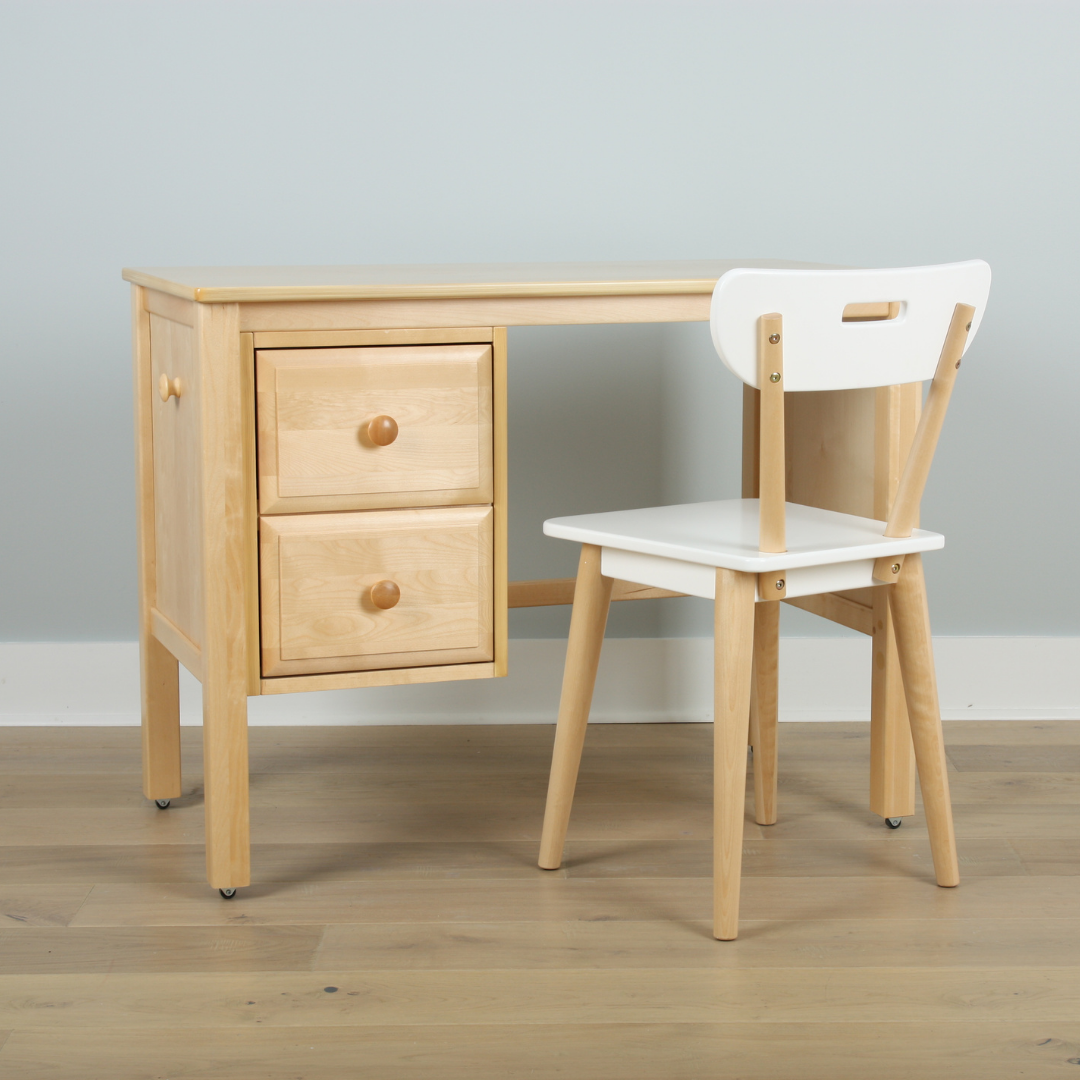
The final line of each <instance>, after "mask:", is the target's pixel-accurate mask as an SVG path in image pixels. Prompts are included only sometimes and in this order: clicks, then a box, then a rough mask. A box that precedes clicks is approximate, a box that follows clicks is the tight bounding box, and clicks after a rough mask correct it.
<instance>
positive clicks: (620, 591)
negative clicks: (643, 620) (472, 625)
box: [508, 578, 686, 608]
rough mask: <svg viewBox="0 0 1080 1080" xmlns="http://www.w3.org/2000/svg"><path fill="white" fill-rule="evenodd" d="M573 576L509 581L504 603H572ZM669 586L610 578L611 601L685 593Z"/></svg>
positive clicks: (538, 604) (658, 598)
mask: <svg viewBox="0 0 1080 1080" xmlns="http://www.w3.org/2000/svg"><path fill="white" fill-rule="evenodd" d="M574 583H575V579H574V578H544V579H541V580H539V581H511V582H510V586H509V595H508V606H509V607H512V608H519V607H554V606H557V605H560V604H572V603H573V602H574ZM685 595H686V594H685V593H677V592H672V591H671V590H670V589H654V588H652V587H651V586H648V585H638V584H637V583H636V582H633V581H620V580H619V579H618V578H615V579H614V584H613V585H612V589H611V602H612V603H614V602H615V601H616V600H660V599H663V598H665V597H669V596H685Z"/></svg>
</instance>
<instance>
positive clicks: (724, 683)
mask: <svg viewBox="0 0 1080 1080" xmlns="http://www.w3.org/2000/svg"><path fill="white" fill-rule="evenodd" d="M764 321H765V320H764V319H763V320H762V322H764ZM754 589H755V579H754V575H753V574H740V573H738V572H737V571H734V570H727V569H725V568H723V567H717V570H716V602H715V603H714V605H713V656H714V672H713V934H714V935H715V936H716V937H717V938H719V939H720V940H721V941H733V940H734V939H735V938H736V937H737V936H738V933H739V891H740V886H741V881H742V861H743V817H744V815H745V810H746V747H747V743H748V739H749V733H750V698H751V682H752V679H751V675H752V671H753V662H754V608H755V606H756V605H755V603H754Z"/></svg>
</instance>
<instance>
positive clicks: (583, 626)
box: [540, 544, 612, 870]
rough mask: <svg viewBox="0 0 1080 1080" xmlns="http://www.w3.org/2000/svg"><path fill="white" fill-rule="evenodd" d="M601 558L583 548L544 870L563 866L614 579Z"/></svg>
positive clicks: (548, 809) (557, 729)
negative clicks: (606, 573) (605, 571)
mask: <svg viewBox="0 0 1080 1080" xmlns="http://www.w3.org/2000/svg"><path fill="white" fill-rule="evenodd" d="M600 556H601V550H600V548H598V547H597V546H596V545H595V544H582V545H581V555H580V558H579V559H578V574H577V582H576V585H575V591H574V608H573V611H572V612H571V614H570V636H569V639H568V640H567V643H566V665H565V668H564V670H563V681H562V692H561V696H560V698H559V717H558V721H557V723H556V726H555V746H554V749H553V750H552V755H551V774H550V778H549V780H548V791H547V800H546V803H545V806H544V832H543V836H542V837H541V839H540V866H541V868H542V869H544V870H557V869H558V868H559V865H560V864H561V863H562V857H563V844H564V843H565V841H566V830H567V827H568V825H569V822H570V808H571V806H572V805H573V802H574V789H575V787H576V786H577V778H578V769H579V767H580V764H581V751H582V748H583V747H584V745H585V732H586V729H587V727H588V723H589V710H590V709H591V708H592V696H593V688H594V687H595V686H596V671H597V668H598V667H599V666H600V652H601V650H602V648H603V645H604V629H605V627H606V626H607V620H608V611H609V610H610V608H611V586H612V578H609V577H604V575H603V574H602V573H601V572H600Z"/></svg>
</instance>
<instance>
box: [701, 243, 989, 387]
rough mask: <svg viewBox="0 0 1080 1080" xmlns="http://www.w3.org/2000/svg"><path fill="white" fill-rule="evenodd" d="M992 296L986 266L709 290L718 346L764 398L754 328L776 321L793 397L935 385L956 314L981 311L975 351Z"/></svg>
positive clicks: (771, 278)
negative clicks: (776, 317)
mask: <svg viewBox="0 0 1080 1080" xmlns="http://www.w3.org/2000/svg"><path fill="white" fill-rule="evenodd" d="M989 291H990V267H989V266H987V264H986V263H985V262H983V261H982V260H981V259H975V260H972V261H971V262H962V263H946V264H944V265H941V266H915V267H907V268H903V269H898V270H761V269H753V268H748V267H742V268H739V269H736V270H729V271H728V272H727V273H726V274H724V276H723V277H722V278H720V280H719V281H718V282H717V283H716V288H715V289H714V290H713V298H712V316H711V328H712V337H713V344H714V345H715V346H716V351H717V352H718V353H719V355H720V358H721V359H722V360H723V361H724V363H725V364H726V365H727V366H728V367H729V368H730V369H731V370H732V371H733V372H734V373H735V374H736V375H737V376H738V377H739V378H740V379H742V381H743V382H744V383H746V384H747V385H748V386H753V387H755V388H757V389H761V385H760V383H759V381H758V378H759V376H758V370H757V368H758V341H757V324H758V318H759V317H760V316H762V315H766V314H769V313H771V312H777V313H779V314H780V315H781V316H783V320H784V386H785V389H786V390H787V391H788V392H792V391H799V390H851V389H856V388H859V387H871V386H893V385H897V384H903V383H913V382H923V381H925V380H926V379H930V378H932V377H933V375H934V371H935V368H936V366H937V361H938V357H939V355H940V352H941V343H942V341H944V339H945V335H946V334H947V332H948V329H949V325H950V322H951V320H952V315H953V310H954V308H955V307H956V305H957V304H958V303H961V304H967V305H970V306H971V307H972V308H974V309H975V316H974V318H973V320H972V326H971V331H970V333H969V334H968V338H967V340H968V343H969V344H970V342H971V340H972V338H974V336H975V333H976V331H977V330H978V328H979V321H980V319H981V318H982V313H983V309H984V308H985V306H986V297H987V294H988V293H989ZM883 297H891V298H893V299H882V298H883ZM897 298H898V299H897ZM894 307H895V312H894Z"/></svg>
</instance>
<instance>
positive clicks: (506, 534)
mask: <svg viewBox="0 0 1080 1080" xmlns="http://www.w3.org/2000/svg"><path fill="white" fill-rule="evenodd" d="M491 339H492V340H491V441H492V448H491V479H492V513H493V519H492V530H493V533H492V543H493V545H494V549H493V552H492V562H493V566H492V575H493V576H492V592H493V600H494V623H493V626H492V630H493V641H492V646H493V650H494V653H495V675H496V677H502V676H504V675H506V674H507V673H508V672H509V670H510V655H509V653H510V641H509V638H510V619H509V615H508V613H507V609H508V607H509V600H508V591H509V578H510V520H509V513H510V487H509V472H508V470H509V460H510V452H509V436H510V432H509V424H508V415H509V414H508V412H507V370H506V360H507V352H506V327H505V326H496V327H494V328H493V329H492V332H491Z"/></svg>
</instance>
